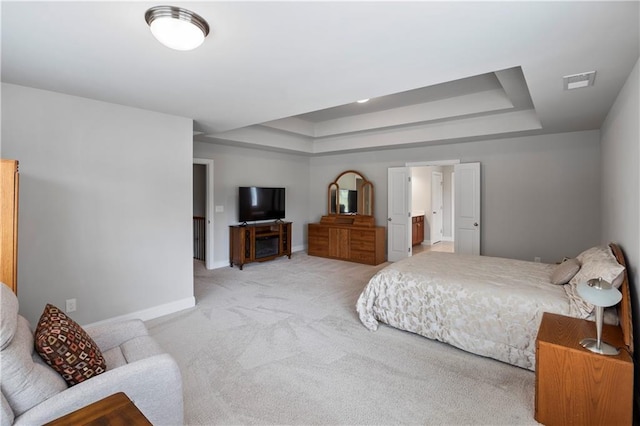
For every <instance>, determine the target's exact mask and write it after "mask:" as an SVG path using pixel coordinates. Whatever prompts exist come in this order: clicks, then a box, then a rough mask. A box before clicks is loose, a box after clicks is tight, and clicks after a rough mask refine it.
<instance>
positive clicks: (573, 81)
mask: <svg viewBox="0 0 640 426" xmlns="http://www.w3.org/2000/svg"><path fill="white" fill-rule="evenodd" d="M595 79H596V72H595V71H589V72H583V73H580V74H572V75H565V76H564V77H562V80H563V82H564V90H572V89H580V88H581V87H589V86H593V83H594V81H595Z"/></svg>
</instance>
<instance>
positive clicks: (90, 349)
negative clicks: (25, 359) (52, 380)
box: [35, 304, 107, 386]
mask: <svg viewBox="0 0 640 426" xmlns="http://www.w3.org/2000/svg"><path fill="white" fill-rule="evenodd" d="M35 347H36V351H38V354H40V356H41V357H42V359H44V360H45V362H46V363H47V364H49V365H50V366H51V367H52V368H53V369H54V370H56V371H57V372H58V373H60V375H62V378H63V379H64V380H65V381H66V382H67V384H69V386H73V385H76V384H78V383H80V382H83V381H85V380H87V379H89V378H91V377H93V376H97V375H98V374H100V373H104V372H105V371H106V369H107V365H106V362H105V360H104V357H103V356H102V352H100V349H99V348H98V345H96V343H95V342H94V341H93V339H92V338H91V337H90V336H89V335H88V334H87V332H86V331H84V330H83V329H82V327H80V326H79V325H78V324H77V323H76V322H75V321H73V320H72V319H71V318H69V317H67V316H66V315H65V314H64V313H63V312H62V311H61V310H60V309H58V308H56V307H55V306H53V305H50V304H47V306H46V307H45V308H44V312H42V316H41V317H40V321H38V326H37V327H36V335H35Z"/></svg>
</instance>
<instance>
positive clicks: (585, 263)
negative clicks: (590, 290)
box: [569, 245, 624, 288]
mask: <svg viewBox="0 0 640 426" xmlns="http://www.w3.org/2000/svg"><path fill="white" fill-rule="evenodd" d="M577 259H578V261H580V263H581V264H582V266H581V267H580V270H579V271H578V273H577V274H576V275H575V276H574V277H573V278H571V281H569V283H570V284H575V285H577V284H578V283H580V282H585V283H586V282H587V281H589V280H590V279H592V278H602V279H603V280H605V281H607V282H609V283H611V284H612V285H613V286H614V287H616V288H618V287H620V285H621V284H622V280H623V279H624V266H622V265H620V264H619V263H618V261H617V260H616V257H615V256H614V255H613V253H612V252H611V249H610V248H609V246H606V245H603V246H596V247H592V248H590V249H588V250H585V251H583V252H582V253H580V254H579V255H578V256H577Z"/></svg>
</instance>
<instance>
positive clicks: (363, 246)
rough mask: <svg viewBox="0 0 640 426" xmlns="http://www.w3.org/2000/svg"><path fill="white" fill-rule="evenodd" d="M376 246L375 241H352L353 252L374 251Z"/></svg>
mask: <svg viewBox="0 0 640 426" xmlns="http://www.w3.org/2000/svg"><path fill="white" fill-rule="evenodd" d="M375 249H376V245H375V244H374V242H373V241H362V240H354V239H353V238H352V239H351V250H361V251H374V250H375Z"/></svg>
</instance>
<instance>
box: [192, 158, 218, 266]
mask: <svg viewBox="0 0 640 426" xmlns="http://www.w3.org/2000/svg"><path fill="white" fill-rule="evenodd" d="M193 164H201V165H204V166H205V169H206V172H205V176H206V177H205V179H206V181H205V197H206V200H205V209H206V219H205V232H204V253H205V261H204V264H205V268H207V269H213V268H214V266H213V259H214V253H213V241H214V239H213V229H214V221H213V213H214V207H213V206H214V204H213V160H211V159H209V158H194V159H193ZM192 186H193V182H192Z"/></svg>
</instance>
